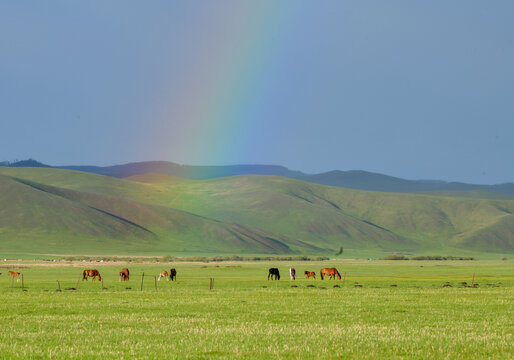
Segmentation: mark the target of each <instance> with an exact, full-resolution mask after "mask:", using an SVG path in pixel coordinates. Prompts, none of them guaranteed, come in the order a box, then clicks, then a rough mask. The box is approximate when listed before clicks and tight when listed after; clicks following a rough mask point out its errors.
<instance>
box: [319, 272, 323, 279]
mask: <svg viewBox="0 0 514 360" xmlns="http://www.w3.org/2000/svg"><path fill="white" fill-rule="evenodd" d="M319 274H320V276H321V280H323V270H321V271H320V272H319Z"/></svg>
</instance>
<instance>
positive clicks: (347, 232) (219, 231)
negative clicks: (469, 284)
mask: <svg viewBox="0 0 514 360" xmlns="http://www.w3.org/2000/svg"><path fill="white" fill-rule="evenodd" d="M0 188H1V189H2V191H1V192H0V205H1V206H0V253H1V254H6V255H9V254H138V255H146V254H148V255H150V254H200V253H201V254H334V253H335V251H337V250H338V249H339V248H340V247H341V246H343V247H344V248H345V249H353V250H356V252H355V253H358V252H364V253H366V252H369V253H380V254H382V255H383V254H386V253H391V252H402V253H415V254H441V255H471V256H477V257H480V258H490V257H493V258H496V259H499V258H501V257H502V256H503V255H502V254H512V253H513V251H514V200H499V199H477V198H462V197H461V198H459V197H450V196H432V195H427V194H395V193H379V192H370V191H357V190H350V189H343V188H336V187H330V186H323V185H317V184H312V183H306V182H302V181H298V180H293V179H288V178H283V177H276V176H258V175H249V176H234V177H228V178H217V179H211V180H202V181H199V180H187V179H182V178H176V177H170V176H167V175H160V174H145V175H137V176H133V177H129V178H126V179H117V178H112V177H106V176H100V175H94V174H89V173H83V172H78V171H70V170H59V169H47V168H7V167H0ZM481 196H485V195H484V194H481Z"/></svg>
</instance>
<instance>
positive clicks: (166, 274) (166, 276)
mask: <svg viewBox="0 0 514 360" xmlns="http://www.w3.org/2000/svg"><path fill="white" fill-rule="evenodd" d="M161 278H166V280H168V281H170V279H169V277H168V272H167V271H166V270H164V271H163V272H162V273H160V274H159V281H161Z"/></svg>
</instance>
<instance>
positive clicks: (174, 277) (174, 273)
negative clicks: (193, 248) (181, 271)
mask: <svg viewBox="0 0 514 360" xmlns="http://www.w3.org/2000/svg"><path fill="white" fill-rule="evenodd" d="M170 279H171V281H173V280H177V270H175V268H171V269H170Z"/></svg>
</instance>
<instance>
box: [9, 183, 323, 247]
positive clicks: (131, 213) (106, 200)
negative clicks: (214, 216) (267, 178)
mask: <svg viewBox="0 0 514 360" xmlns="http://www.w3.org/2000/svg"><path fill="white" fill-rule="evenodd" d="M0 188H1V189H2V192H1V193H0V204H2V207H1V209H2V210H1V211H0V252H2V253H15V252H21V253H26V252H29V253H47V254H48V253H60V254H63V253H64V254H67V253H87V254H91V253H100V254H106V253H115V254H124V253H150V254H156V253H161V252H191V253H218V252H223V253H263V254H264V253H293V252H299V251H300V250H303V251H305V250H310V251H314V252H319V251H320V249H318V248H316V247H313V246H309V245H308V244H304V243H302V242H300V241H297V240H294V239H288V238H287V237H286V236H282V235H278V234H273V233H271V232H269V231H263V230H261V229H257V228H253V227H251V226H244V225H239V224H234V223H224V222H220V221H216V220H211V219H207V218H204V217H200V216H197V215H194V214H189V213H187V212H184V211H181V210H176V209H171V208H167V207H162V206H155V205H149V204H143V203H138V202H134V201H130V200H125V199H120V198H116V197H112V196H106V195H99V194H94V193H87V192H79V191H75V190H69V189H63V188H57V187H53V186H49V185H44V184H39V183H36V182H33V181H31V180H25V179H19V178H9V177H6V176H1V175H0Z"/></svg>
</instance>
